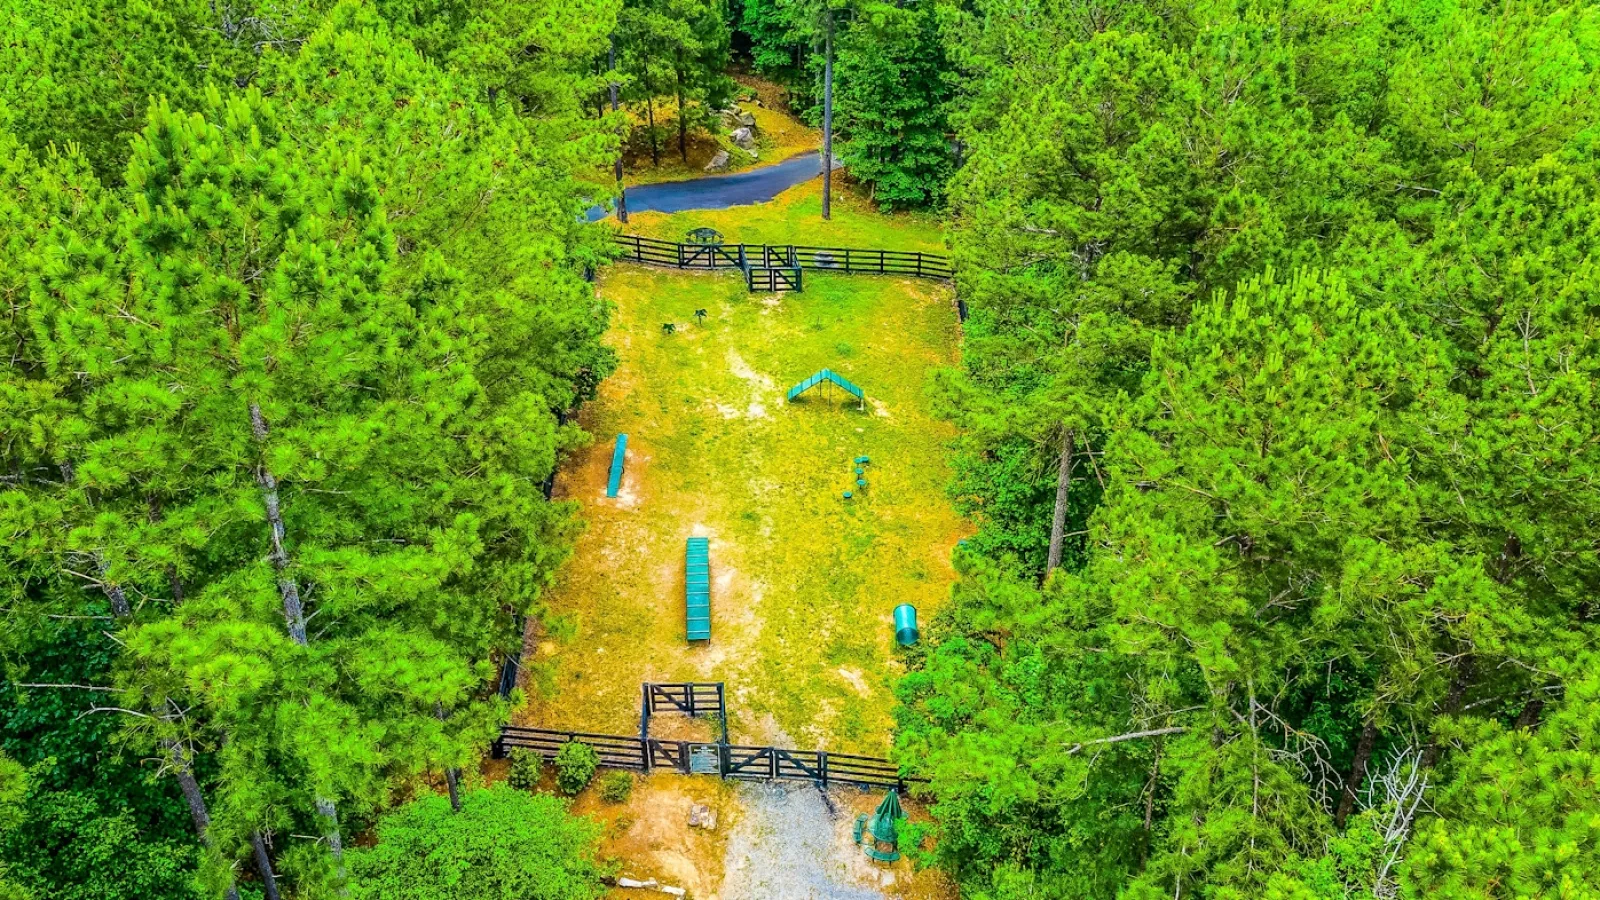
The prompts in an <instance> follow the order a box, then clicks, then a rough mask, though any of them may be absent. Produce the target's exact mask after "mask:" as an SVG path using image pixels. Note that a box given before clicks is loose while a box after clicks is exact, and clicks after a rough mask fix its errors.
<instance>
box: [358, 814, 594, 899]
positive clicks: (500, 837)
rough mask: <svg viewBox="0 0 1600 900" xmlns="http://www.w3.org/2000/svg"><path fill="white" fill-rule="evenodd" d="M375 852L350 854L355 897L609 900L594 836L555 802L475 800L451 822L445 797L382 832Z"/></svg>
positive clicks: (394, 819)
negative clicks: (605, 898) (597, 861)
mask: <svg viewBox="0 0 1600 900" xmlns="http://www.w3.org/2000/svg"><path fill="white" fill-rule="evenodd" d="M377 836H378V842H377V844H376V845H374V846H373V847H370V848H367V849H362V850H358V851H355V852H354V853H352V854H351V860H350V862H351V870H352V872H353V873H354V875H355V888H354V890H353V891H352V893H351V896H353V897H356V898H373V900H503V898H511V897H519V898H528V900H590V898H598V897H600V896H603V895H604V893H605V890H604V886H603V885H601V884H600V880H599V874H600V873H599V870H598V869H597V867H596V864H595V861H594V852H595V851H594V845H595V841H596V839H597V838H598V837H599V828H598V826H596V825H594V824H593V823H590V822H588V821H586V820H583V819H579V818H576V817H574V816H572V815H570V814H569V813H568V812H567V809H566V806H565V804H564V803H563V802H562V801H560V800H558V799H556V798H554V797H550V796H543V795H530V794H526V793H523V792H521V791H514V790H511V789H509V788H504V787H494V788H489V789H487V790H482V791H471V792H468V793H467V794H465V795H464V796H463V797H462V798H461V811H460V812H459V813H453V812H451V810H450V804H449V803H448V802H447V801H446V800H445V799H444V798H442V797H427V798H424V799H421V800H417V801H414V802H412V803H409V804H407V805H405V806H403V807H401V808H400V809H398V810H396V811H395V812H393V813H391V814H389V815H388V816H385V817H384V818H383V819H382V820H380V821H379V823H378V828H377Z"/></svg>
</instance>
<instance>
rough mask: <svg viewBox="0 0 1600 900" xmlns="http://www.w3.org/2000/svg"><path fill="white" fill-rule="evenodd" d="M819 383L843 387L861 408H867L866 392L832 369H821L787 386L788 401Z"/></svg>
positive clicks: (791, 401)
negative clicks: (803, 379)
mask: <svg viewBox="0 0 1600 900" xmlns="http://www.w3.org/2000/svg"><path fill="white" fill-rule="evenodd" d="M819 384H836V385H838V386H839V387H841V388H844V392H845V393H847V394H849V395H850V396H852V397H854V398H856V399H857V400H860V401H861V408H862V409H866V408H867V395H866V393H865V392H863V391H862V390H861V388H858V387H856V386H855V385H853V384H851V383H850V382H849V381H847V380H845V378H844V376H842V375H840V374H838V373H837V372H835V371H833V370H832V369H823V370H822V371H821V372H818V373H817V374H815V375H813V376H811V377H810V378H807V379H806V380H805V381H802V382H800V383H799V384H797V385H795V386H794V387H792V388H789V396H788V400H789V402H790V403H793V402H794V398H796V397H798V396H800V395H801V394H804V393H805V392H806V391H809V390H811V389H812V388H814V387H816V386H817V385H819Z"/></svg>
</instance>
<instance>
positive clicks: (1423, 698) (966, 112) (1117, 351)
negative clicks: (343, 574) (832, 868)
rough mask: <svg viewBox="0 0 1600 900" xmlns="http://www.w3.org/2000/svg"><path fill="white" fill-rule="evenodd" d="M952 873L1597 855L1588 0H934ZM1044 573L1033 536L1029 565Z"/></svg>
mask: <svg viewBox="0 0 1600 900" xmlns="http://www.w3.org/2000/svg"><path fill="white" fill-rule="evenodd" d="M944 24H945V28H946V29H947V30H946V37H947V41H948V43H947V50H948V52H949V54H950V58H951V61H952V63H953V65H955V66H956V67H957V70H958V71H960V72H962V73H963V74H964V75H965V77H966V78H967V82H966V90H965V91H964V92H963V94H962V95H961V96H960V98H959V100H958V102H957V104H956V106H955V111H954V112H953V113H952V121H953V122H954V123H956V127H957V129H958V134H959V138H960V141H961V143H962V144H963V145H965V147H966V153H967V156H966V161H965V164H964V165H963V166H962V167H961V169H960V170H959V171H957V172H956V174H955V175H954V176H953V178H952V179H951V181H950V188H949V197H950V216H951V228H952V231H951V241H952V245H953V248H954V250H955V253H956V254H957V257H958V263H959V266H958V276H957V278H958V283H959V285H960V289H961V292H962V296H963V298H964V299H965V300H966V301H967V302H968V304H969V305H970V307H971V309H972V318H971V319H970V320H969V321H968V323H967V328H966V346H965V353H964V365H963V367H962V369H961V370H960V371H958V372H951V373H949V377H947V378H945V379H943V380H942V381H941V384H940V392H941V394H942V396H943V398H944V402H945V403H946V405H947V407H948V409H949V411H950V413H951V414H952V415H953V416H955V417H956V418H957V420H958V421H960V422H962V423H963V424H964V425H965V426H966V427H967V428H966V436H965V438H964V439H963V440H964V447H963V450H962V455H961V464H960V474H959V478H958V481H957V484H956V485H955V494H956V497H957V498H958V500H959V501H960V502H961V503H962V504H963V505H964V507H965V508H966V509H967V510H968V511H969V512H970V513H971V514H972V515H974V516H976V517H977V519H978V521H979V522H980V523H981V530H980V532H979V534H978V536H977V537H976V538H975V539H974V540H973V541H972V542H970V544H969V547H968V548H967V550H966V551H964V552H963V553H961V554H960V556H959V561H960V565H961V567H962V569H963V571H964V575H963V577H962V580H961V583H960V585H959V586H958V588H957V590H956V596H955V598H954V604H953V608H952V609H951V610H950V611H949V612H948V613H947V614H946V615H945V616H944V617H943V619H942V620H941V622H940V623H939V627H938V635H937V637H936V638H935V640H934V641H933V642H932V646H930V647H928V648H927V649H926V652H925V653H924V654H923V655H922V658H921V660H920V662H919V665H918V670H917V671H916V672H914V673H913V674H912V675H910V676H908V677H907V678H906V679H905V680H904V682H903V683H902V685H901V690H900V693H901V697H902V700H903V703H904V706H903V708H902V710H901V714H900V721H901V723H902V731H901V734H900V736H899V747H900V750H901V753H902V762H903V763H904V764H908V765H910V766H911V767H912V768H913V769H914V770H916V771H920V772H924V773H926V774H929V775H931V776H932V777H933V779H934V792H935V794H936V796H937V797H938V804H939V805H938V819H939V825H938V829H937V830H938V834H939V837H940V841H939V843H938V849H937V852H936V855H937V857H938V859H939V860H940V861H942V862H943V863H944V864H946V865H948V866H951V867H953V868H954V869H955V870H956V871H957V872H958V873H959V875H960V877H961V878H962V881H963V883H964V884H965V885H966V886H967V888H968V890H969V891H970V893H971V894H972V895H973V896H977V897H994V898H1001V897H1112V896H1126V897H1175V896H1177V897H1181V896H1191V895H1198V896H1208V897H1261V896H1273V897H1348V896H1380V897H1391V896H1472V897H1478V896H1492V897H1512V896H1516V897H1534V896H1550V897H1554V896H1594V895H1595V893H1596V891H1600V866H1597V863H1596V860H1597V858H1600V857H1597V851H1600V844H1597V839H1600V834H1597V833H1596V831H1595V829H1594V826H1593V823H1594V822H1595V821H1596V820H1595V818H1594V817H1595V812H1596V809H1597V807H1596V806H1595V799H1594V798H1595V797H1596V793H1595V788H1596V782H1595V773H1596V772H1597V771H1600V770H1597V768H1596V764H1597V762H1600V760H1597V757H1596V752H1597V750H1600V746H1597V743H1596V740H1597V733H1596V730H1595V723H1596V722H1597V721H1600V720H1597V718H1596V714H1597V712H1600V707H1597V706H1596V701H1597V695H1596V688H1597V687H1600V684H1597V682H1596V676H1595V668H1594V664H1595V661H1596V659H1595V645H1594V638H1595V606H1594V598H1595V596H1596V591H1597V589H1600V558H1597V545H1596V542H1595V527H1594V526H1595V524H1596V521H1597V517H1600V505H1597V501H1600V493H1597V491H1596V488H1597V487H1600V485H1597V483H1596V478H1597V476H1600V440H1597V439H1600V433H1597V432H1596V427H1597V423H1600V406H1597V400H1596V393H1595V388H1596V376H1597V374H1600V368H1597V366H1600V344H1597V342H1596V341H1597V338H1600V330H1597V323H1600V281H1597V270H1596V262H1597V257H1596V250H1597V248H1600V229H1597V226H1596V222H1597V215H1596V214H1597V212H1600V206H1597V201H1600V193H1597V189H1600V180H1597V175H1600V169H1597V165H1600V162H1597V155H1596V139H1597V138H1600V128H1597V122H1600V119H1597V113H1600V111H1597V109H1596V107H1595V97H1596V96H1600V94H1597V87H1600V85H1597V84H1596V66H1597V63H1600V17H1597V15H1596V10H1595V9H1594V8H1593V7H1591V6H1588V5H1585V4H1569V3H1561V2H1553V3H1530V4H1488V5H1473V4H1456V3H1451V2H1440V3H1434V2H1411V0H1404V2H1378V3H1342V2H1330V3H1320V2H1304V3H1301V2H1294V3H1287V4H1255V3H1217V4H1213V3H1196V4H1180V5H1177V6H1173V5H1167V4H1148V3H1109V4H1108V3H1095V4H1080V3H1075V2H1061V3H1050V2H1046V3H1035V2H1021V3H1018V2H1012V0H996V2H993V3H990V2H986V0H980V2H978V3H974V4H971V5H967V6H963V7H961V8H959V9H951V10H950V11H949V12H948V15H947V18H946V20H945V23H944ZM1046 574H1048V577H1047V578H1044V579H1043V582H1042V585H1041V578H1042V577H1043V576H1045V575H1046Z"/></svg>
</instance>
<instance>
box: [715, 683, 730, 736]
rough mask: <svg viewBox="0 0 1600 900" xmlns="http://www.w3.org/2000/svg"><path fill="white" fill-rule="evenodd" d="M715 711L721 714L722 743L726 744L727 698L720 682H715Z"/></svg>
mask: <svg viewBox="0 0 1600 900" xmlns="http://www.w3.org/2000/svg"><path fill="white" fill-rule="evenodd" d="M717 711H718V712H720V713H721V714H722V742H723V743H724V744H726V743H727V742H728V697H727V693H726V692H725V691H724V689H723V685H722V682H720V681H719V682H717Z"/></svg>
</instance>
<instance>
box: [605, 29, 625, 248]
mask: <svg viewBox="0 0 1600 900" xmlns="http://www.w3.org/2000/svg"><path fill="white" fill-rule="evenodd" d="M609 62H610V66H611V111H612V112H613V113H615V112H616V111H617V35H616V33H615V32H613V33H612V35H611V56H610V60H609ZM626 139H627V130H626V128H625V126H622V125H618V126H617V164H616V168H615V172H616V176H617V221H618V222H621V223H622V224H624V225H626V224H628V194H627V192H626V190H625V189H624V188H623V187H622V145H623V142H624V141H626Z"/></svg>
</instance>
